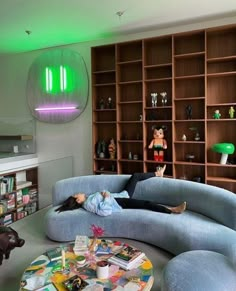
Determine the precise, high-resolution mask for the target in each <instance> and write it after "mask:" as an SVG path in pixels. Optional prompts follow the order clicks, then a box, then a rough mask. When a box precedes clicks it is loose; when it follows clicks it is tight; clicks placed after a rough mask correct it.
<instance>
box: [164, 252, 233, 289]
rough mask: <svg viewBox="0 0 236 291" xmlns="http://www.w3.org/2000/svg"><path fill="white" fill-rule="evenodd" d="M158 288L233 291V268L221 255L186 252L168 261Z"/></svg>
mask: <svg viewBox="0 0 236 291" xmlns="http://www.w3.org/2000/svg"><path fill="white" fill-rule="evenodd" d="M161 290H162V291H196V290H201V291H211V290H212V291H235V290H236V268H235V266H234V265H233V263H232V262H231V261H230V260H229V259H228V258H227V257H225V256H224V255H222V254H218V253H215V252H211V251H204V250H201V251H198V250H196V251H189V252H185V253H182V254H180V255H179V256H177V257H175V258H173V259H172V260H170V261H169V262H168V263H167V265H166V267H165V269H164V272H163V275H162V279H161Z"/></svg>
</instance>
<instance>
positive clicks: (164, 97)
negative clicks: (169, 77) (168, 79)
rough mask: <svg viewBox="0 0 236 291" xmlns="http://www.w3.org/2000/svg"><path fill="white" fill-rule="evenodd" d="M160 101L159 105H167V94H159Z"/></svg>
mask: <svg viewBox="0 0 236 291" xmlns="http://www.w3.org/2000/svg"><path fill="white" fill-rule="evenodd" d="M160 95H161V97H162V99H161V103H162V106H165V105H166V104H167V92H162V93H160Z"/></svg>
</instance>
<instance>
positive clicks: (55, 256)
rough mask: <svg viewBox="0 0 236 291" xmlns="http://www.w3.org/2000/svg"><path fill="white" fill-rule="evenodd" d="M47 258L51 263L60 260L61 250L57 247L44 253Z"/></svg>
mask: <svg viewBox="0 0 236 291" xmlns="http://www.w3.org/2000/svg"><path fill="white" fill-rule="evenodd" d="M46 255H47V257H48V258H49V260H50V261H51V262H53V261H57V260H59V259H61V258H62V254H61V248H60V247H57V248H54V249H51V250H48V251H47V252H46Z"/></svg>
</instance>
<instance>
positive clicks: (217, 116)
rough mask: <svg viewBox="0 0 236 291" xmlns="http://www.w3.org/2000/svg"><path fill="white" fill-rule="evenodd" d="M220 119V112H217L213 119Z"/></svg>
mask: <svg viewBox="0 0 236 291" xmlns="http://www.w3.org/2000/svg"><path fill="white" fill-rule="evenodd" d="M220 117H221V114H220V110H215V112H214V115H213V118H214V119H220Z"/></svg>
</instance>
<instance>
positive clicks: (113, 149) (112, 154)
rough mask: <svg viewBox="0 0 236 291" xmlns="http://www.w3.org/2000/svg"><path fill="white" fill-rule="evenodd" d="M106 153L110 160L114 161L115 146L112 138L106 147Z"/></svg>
mask: <svg viewBox="0 0 236 291" xmlns="http://www.w3.org/2000/svg"><path fill="white" fill-rule="evenodd" d="M108 152H109V154H110V159H115V156H116V145H115V140H114V138H111V140H110V144H109V146H108Z"/></svg>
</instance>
